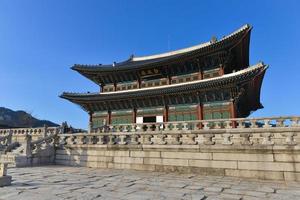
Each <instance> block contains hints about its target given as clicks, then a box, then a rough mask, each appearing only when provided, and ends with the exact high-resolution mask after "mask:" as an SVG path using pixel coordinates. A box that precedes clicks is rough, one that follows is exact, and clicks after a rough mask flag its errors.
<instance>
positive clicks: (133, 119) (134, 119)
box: [132, 108, 136, 124]
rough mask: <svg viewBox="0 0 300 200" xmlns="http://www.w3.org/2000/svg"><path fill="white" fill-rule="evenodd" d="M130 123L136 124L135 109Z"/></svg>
mask: <svg viewBox="0 0 300 200" xmlns="http://www.w3.org/2000/svg"><path fill="white" fill-rule="evenodd" d="M132 123H134V124H135V123H136V108H134V109H133V113H132Z"/></svg>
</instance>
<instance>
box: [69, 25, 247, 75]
mask: <svg viewBox="0 0 300 200" xmlns="http://www.w3.org/2000/svg"><path fill="white" fill-rule="evenodd" d="M251 29H252V27H251V26H250V25H248V24H246V25H244V26H243V27H241V28H240V29H238V30H237V31H235V32H233V33H231V34H230V35H228V36H225V37H223V38H222V39H220V40H219V41H217V42H214V43H211V42H206V43H203V44H199V45H196V46H193V47H189V48H185V49H181V50H177V51H173V52H168V53H163V54H158V55H152V56H144V57H145V59H143V57H135V58H131V59H128V60H126V61H124V62H120V63H116V64H115V65H74V66H73V67H71V69H73V70H75V71H77V72H79V73H80V74H82V75H84V76H86V77H88V78H89V76H88V75H89V74H93V73H95V72H103V73H105V72H109V73H111V72H118V71H126V70H128V69H137V68H144V67H148V66H152V65H155V64H163V63H164V62H171V61H172V60H174V59H178V58H182V57H185V56H189V55H192V54H197V53H202V54H203V53H204V54H205V53H206V52H207V53H209V52H212V51H213V52H214V51H218V50H220V49H222V48H224V46H226V45H227V44H228V43H230V42H231V41H232V40H233V39H237V41H238V42H239V38H243V37H245V34H247V35H250V32H251ZM247 35H246V36H247ZM248 45H249V44H248ZM245 48H248V47H245ZM147 58H148V59H147ZM244 66H248V63H247V65H244Z"/></svg>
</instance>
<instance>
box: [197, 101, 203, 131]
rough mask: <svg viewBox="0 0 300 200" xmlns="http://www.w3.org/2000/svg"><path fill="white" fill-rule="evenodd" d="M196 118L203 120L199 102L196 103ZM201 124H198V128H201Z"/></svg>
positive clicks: (201, 105)
mask: <svg viewBox="0 0 300 200" xmlns="http://www.w3.org/2000/svg"><path fill="white" fill-rule="evenodd" d="M197 119H198V120H203V104H202V103H199V104H198V105H197ZM202 127H203V126H202V124H200V125H199V128H202Z"/></svg>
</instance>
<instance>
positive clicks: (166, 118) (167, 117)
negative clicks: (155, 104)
mask: <svg viewBox="0 0 300 200" xmlns="http://www.w3.org/2000/svg"><path fill="white" fill-rule="evenodd" d="M168 121H169V106H165V108H164V122H168Z"/></svg>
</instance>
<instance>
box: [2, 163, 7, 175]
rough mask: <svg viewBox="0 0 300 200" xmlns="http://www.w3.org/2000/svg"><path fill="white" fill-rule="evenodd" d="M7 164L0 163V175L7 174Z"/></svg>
mask: <svg viewBox="0 0 300 200" xmlns="http://www.w3.org/2000/svg"><path fill="white" fill-rule="evenodd" d="M7 165H8V163H0V177H3V176H6V175H7Z"/></svg>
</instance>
